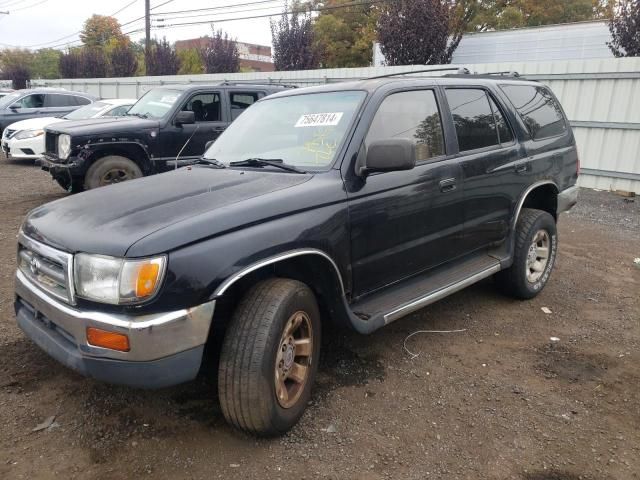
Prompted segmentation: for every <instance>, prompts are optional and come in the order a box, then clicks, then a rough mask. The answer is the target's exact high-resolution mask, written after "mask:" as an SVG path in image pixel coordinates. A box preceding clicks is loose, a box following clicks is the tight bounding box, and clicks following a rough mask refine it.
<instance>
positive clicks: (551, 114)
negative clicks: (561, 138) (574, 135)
mask: <svg viewBox="0 0 640 480" xmlns="http://www.w3.org/2000/svg"><path fill="white" fill-rule="evenodd" d="M500 88H501V89H502V91H503V92H504V93H505V94H506V95H507V97H508V98H509V100H510V101H511V103H513V106H514V107H515V108H516V110H517V111H518V113H519V114H520V117H521V118H522V120H523V121H524V123H525V125H526V126H527V129H528V130H529V133H530V134H531V137H532V138H533V139H534V140H540V139H543V138H548V137H555V136H558V135H562V134H564V133H566V131H567V123H566V121H565V118H564V115H563V113H562V109H561V108H560V105H558V103H557V102H556V101H555V99H554V98H553V96H552V95H551V92H550V91H549V90H547V89H546V88H544V87H535V86H532V85H501V86H500Z"/></svg>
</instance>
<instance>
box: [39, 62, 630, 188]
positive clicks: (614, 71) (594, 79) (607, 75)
mask: <svg viewBox="0 0 640 480" xmlns="http://www.w3.org/2000/svg"><path fill="white" fill-rule="evenodd" d="M464 66H465V67H467V68H469V69H470V70H471V71H475V72H478V73H487V72H499V71H517V72H519V73H520V74H521V75H523V76H526V77H527V78H530V79H534V80H538V81H540V82H542V83H544V84H547V85H549V86H550V87H551V88H552V89H553V91H554V92H555V94H556V95H557V96H558V98H559V99H560V101H561V103H562V106H563V107H564V109H565V111H566V112H567V116H568V117H569V119H570V121H571V125H572V126H573V130H574V132H575V136H576V139H577V142H578V150H579V153H580V160H581V164H582V175H581V177H580V184H581V185H582V186H585V187H590V188H599V189H605V190H609V189H611V190H626V191H634V192H636V193H640V57H637V58H616V59H602V60H570V61H557V62H527V63H485V64H477V65H473V64H469V65H464ZM424 68H437V67H436V66H433V67H424V66H411V67H367V68H338V69H326V70H304V71H295V72H253V73H236V74H211V75H175V76H165V77H131V78H106V79H73V80H39V81H34V82H32V83H33V85H34V86H36V85H39V86H49V87H63V88H67V89H70V90H79V91H84V92H89V93H92V94H94V95H98V96H100V97H102V98H132V97H140V96H141V95H142V94H144V93H145V92H146V91H148V90H149V89H150V88H153V87H157V86H160V85H171V84H177V83H198V84H202V83H214V82H220V81H225V80H226V81H230V82H272V83H288V84H294V85H298V86H309V85H318V84H322V83H333V82H340V81H345V80H352V79H358V78H366V77H371V76H374V75H383V74H386V73H393V72H398V71H409V70H419V69H424ZM442 73H446V72H442ZM416 75H418V74H416Z"/></svg>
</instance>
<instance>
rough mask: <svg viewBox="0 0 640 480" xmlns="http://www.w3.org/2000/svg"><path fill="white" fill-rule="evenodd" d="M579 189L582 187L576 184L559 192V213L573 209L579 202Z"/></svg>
mask: <svg viewBox="0 0 640 480" xmlns="http://www.w3.org/2000/svg"><path fill="white" fill-rule="evenodd" d="M579 190H580V188H579V187H578V186H577V185H574V186H573V187H569V188H567V189H566V190H563V191H561V192H560V193H559V194H558V214H561V213H562V212H566V211H567V210H571V208H573V206H574V205H575V204H576V203H578V191H579Z"/></svg>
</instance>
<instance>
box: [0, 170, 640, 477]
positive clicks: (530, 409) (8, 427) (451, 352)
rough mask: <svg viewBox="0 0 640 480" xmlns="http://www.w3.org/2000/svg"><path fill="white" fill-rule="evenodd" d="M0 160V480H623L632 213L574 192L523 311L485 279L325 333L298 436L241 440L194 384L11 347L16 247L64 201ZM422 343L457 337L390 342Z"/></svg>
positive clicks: (633, 322) (631, 406)
mask: <svg viewBox="0 0 640 480" xmlns="http://www.w3.org/2000/svg"><path fill="white" fill-rule="evenodd" d="M0 162H1V163H0V199H1V205H2V208H1V209H0V225H1V228H0V258H1V259H2V261H3V263H4V264H5V265H6V268H4V269H2V271H1V273H0V424H1V428H0V478H2V479H17V478H20V479H52V478H69V479H73V478H81V479H109V480H117V479H127V478H134V477H135V478H160V479H164V478H167V479H175V478H193V479H200V478H202V479H205V478H206V479H210V478H243V479H245V478H248V479H253V478H255V479H263V478H282V479H293V478H295V479H299V478H307V479H310V478H323V479H329V478H331V479H343V478H344V479H347V478H348V479H374V480H375V479H385V478H403V479H404V478H408V479H431V478H433V479H474V480H476V479H505V478H510V479H511V478H514V479H523V480H578V479H584V480H589V479H593V480H605V479H606V480H609V479H616V480H617V479H637V478H639V477H640V395H639V393H640V387H639V385H640V371H639V370H638V363H639V361H640V352H639V351H638V347H639V346H640V325H639V322H638V320H639V318H640V299H639V295H638V294H639V292H640V288H639V285H640V269H639V268H637V267H635V266H634V265H633V259H634V258H635V257H640V223H639V218H640V215H638V213H639V210H638V207H639V206H638V203H637V202H638V200H636V201H635V202H625V201H624V199H623V198H622V197H619V196H616V195H613V194H610V193H606V192H593V191H584V192H582V195H581V203H580V206H579V207H577V208H576V209H575V210H574V211H573V212H571V214H569V215H565V216H564V217H563V218H562V219H561V222H560V251H559V256H558V262H557V265H556V270H555V271H554V274H553V275H552V277H551V280H550V283H549V284H548V286H547V288H546V289H545V290H544V291H543V292H542V293H541V294H540V295H539V296H538V297H537V298H535V299H533V300H531V301H527V302H519V301H514V300H511V299H508V298H505V297H503V296H500V295H499V294H498V293H496V291H495V290H494V288H493V286H492V283H491V281H485V282H482V283H480V284H477V285H475V286H473V287H471V288H468V289H466V290H464V291H462V292H460V293H458V294H456V295H454V296H452V297H449V298H448V299H446V300H444V301H442V302H439V303H437V304H435V305H432V306H431V307H429V308H427V309H424V310H422V311H420V312H417V313H416V314H414V315H412V316H410V317H407V318H406V319H403V320H402V321H399V322H397V323H394V324H392V325H390V326H389V327H387V328H385V329H383V330H381V331H378V332H376V333H375V334H373V335H371V336H369V337H362V336H358V335H357V334H355V333H345V332H325V345H324V356H323V359H322V362H321V371H320V378H319V381H318V384H317V388H316V389H315V392H314V396H313V400H312V402H311V404H310V405H309V408H308V410H307V412H306V414H305V415H304V417H303V419H302V421H301V422H300V424H299V425H298V426H297V427H296V428H294V429H293V431H292V432H290V433H289V434H288V435H286V436H284V437H282V438H278V439H271V440H257V439H254V438H251V437H248V436H246V435H243V434H240V433H237V432H235V431H233V430H232V429H231V428H229V427H228V426H227V425H226V424H225V423H224V420H223V419H222V416H221V413H220V409H219V406H218V403H217V400H216V393H215V391H216V390H215V385H214V384H213V382H212V381H211V379H209V378H206V377H204V376H203V377H201V378H199V379H198V380H197V381H195V382H192V383H189V384H186V385H183V386H179V387H175V388H170V389H165V390H162V391H157V392H149V391H139V390H133V389H128V388H121V387H114V386H111V385H106V384H101V383H98V382H95V381H92V380H89V379H85V378H82V377H80V376H78V375H76V374H74V373H73V372H71V371H69V370H68V369H66V368H64V367H62V366H61V365H59V364H57V363H56V362H55V361H53V360H52V359H50V358H49V357H48V356H47V355H46V354H44V353H43V352H42V351H40V350H39V349H38V348H37V347H35V346H34V345H33V344H32V343H31V342H30V341H29V340H27V339H26V338H25V337H24V335H23V334H22V333H21V332H20V330H19V329H18V328H17V327H16V326H15V320H14V316H13V311H12V301H13V272H14V268H15V234H16V231H17V229H18V226H19V224H20V222H21V219H22V218H23V217H24V215H25V214H26V213H27V212H28V211H29V210H30V209H31V208H33V207H35V206H37V205H40V204H42V203H45V202H47V201H51V200H53V199H55V198H60V197H62V196H64V195H65V193H64V192H62V191H61V190H60V189H59V187H57V185H55V184H54V183H52V182H51V180H50V179H49V177H48V175H46V174H45V173H44V172H40V171H38V170H37V169H34V168H33V167H32V166H31V165H29V164H22V163H19V162H11V161H6V160H4V159H0ZM542 307H548V308H549V309H551V311H552V313H551V314H545V313H543V311H542V310H541V308H542ZM424 329H466V331H465V332H461V333H451V334H417V335H415V336H413V337H412V338H411V339H409V340H408V343H407V347H408V348H409V349H410V350H411V351H413V352H416V353H419V356H418V357H416V358H413V359H412V358H411V357H410V356H409V355H407V354H406V353H405V352H404V351H403V342H404V340H405V338H406V337H407V336H408V335H409V334H411V333H413V332H415V331H417V330H424ZM552 336H555V337H559V338H560V342H558V343H552V342H550V340H549V339H550V337H552ZM51 417H54V418H53V419H51ZM47 420H48V421H47ZM45 421H47V422H46V423H50V426H49V427H47V428H43V429H41V430H39V431H33V430H34V428H35V427H36V426H38V425H39V424H42V423H43V422H45ZM45 425H46V424H45Z"/></svg>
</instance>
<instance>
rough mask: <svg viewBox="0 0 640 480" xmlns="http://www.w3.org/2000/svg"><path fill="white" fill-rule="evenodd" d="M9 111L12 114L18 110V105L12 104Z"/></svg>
mask: <svg viewBox="0 0 640 480" xmlns="http://www.w3.org/2000/svg"><path fill="white" fill-rule="evenodd" d="M9 110H11V111H12V112H15V111H16V110H20V105H15V104H13V105H11V106H10V107H9Z"/></svg>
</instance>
